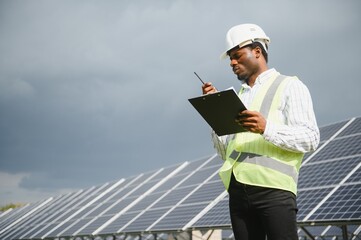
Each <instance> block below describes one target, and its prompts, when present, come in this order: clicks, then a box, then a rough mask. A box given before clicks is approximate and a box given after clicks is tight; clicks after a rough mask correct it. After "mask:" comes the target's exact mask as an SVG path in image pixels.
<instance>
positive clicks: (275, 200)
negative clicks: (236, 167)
mask: <svg viewBox="0 0 361 240" xmlns="http://www.w3.org/2000/svg"><path fill="white" fill-rule="evenodd" d="M228 192H229V210H230V214H231V222H232V228H233V233H234V237H235V239H236V240H265V239H266V236H267V240H286V239H287V240H298V235H297V224H296V213H297V206H296V197H295V195H294V194H293V193H291V192H288V191H283V190H278V189H271V188H263V187H256V186H250V185H245V184H242V183H239V182H237V181H236V180H235V178H234V176H233V175H232V179H231V184H230V187H229V190H228Z"/></svg>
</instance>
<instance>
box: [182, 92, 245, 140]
mask: <svg viewBox="0 0 361 240" xmlns="http://www.w3.org/2000/svg"><path fill="white" fill-rule="evenodd" d="M188 101H189V102H190V103H191V104H192V105H193V107H194V108H195V109H196V110H197V111H198V113H199V114H200V115H201V116H202V117H203V119H204V120H205V121H206V122H207V123H208V124H209V125H210V126H211V128H212V129H213V130H214V131H215V132H216V134H217V135H218V136H223V135H228V134H234V133H239V132H244V131H245V130H244V129H243V128H242V127H241V126H240V125H238V123H236V122H235V119H236V116H237V115H238V113H239V112H241V111H243V110H246V107H245V106H244V104H243V103H242V101H241V99H240V98H239V97H238V95H237V93H236V92H235V91H234V89H233V88H232V89H228V90H224V91H221V92H216V93H212V94H206V95H202V96H199V97H195V98H190V99H188Z"/></svg>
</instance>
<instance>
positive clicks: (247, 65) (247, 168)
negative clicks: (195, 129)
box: [202, 24, 319, 240]
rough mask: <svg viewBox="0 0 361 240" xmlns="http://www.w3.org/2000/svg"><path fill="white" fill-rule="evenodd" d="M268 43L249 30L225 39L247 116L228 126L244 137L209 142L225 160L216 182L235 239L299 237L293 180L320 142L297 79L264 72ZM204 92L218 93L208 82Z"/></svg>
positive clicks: (232, 31) (255, 29) (241, 115)
mask: <svg viewBox="0 0 361 240" xmlns="http://www.w3.org/2000/svg"><path fill="white" fill-rule="evenodd" d="M269 42H270V39H269V37H267V36H266V34H265V33H264V31H263V30H262V29H261V28H260V27H259V26H257V25H255V24H241V25H237V26H234V27H232V28H231V29H230V30H229V31H228V33H227V36H226V43H227V51H226V52H225V53H224V54H223V55H222V58H224V57H227V56H228V57H229V59H230V66H231V68H232V70H233V72H234V74H236V75H237V78H238V79H239V80H240V81H241V84H242V85H241V89H240V92H239V96H240V98H241V100H242V102H243V103H244V104H245V106H246V107H247V110H245V111H242V112H240V113H239V114H238V116H237V117H236V119H235V121H236V122H237V123H238V124H239V125H241V126H242V127H243V128H244V129H245V130H246V131H245V132H241V133H238V134H234V135H229V136H226V137H218V136H217V135H216V134H215V133H214V132H213V133H212V139H213V142H214V145H215V147H216V149H217V152H218V154H219V155H220V156H221V158H222V159H224V160H225V162H224V164H223V166H222V168H221V169H220V177H221V179H222V181H223V183H224V185H225V187H226V189H227V190H228V193H229V208H230V215H231V222H232V228H233V232H234V236H235V238H236V239H237V240H247V239H249V240H258V239H262V240H264V239H266V236H267V239H268V240H282V239H295V240H297V239H298V236H297V225H296V213H297V206H296V194H297V179H298V173H299V169H300V166H301V161H302V158H303V155H304V153H306V152H310V151H314V150H315V149H316V148H317V146H318V144H319V129H318V127H317V123H316V119H315V114H314V111H313V105H312V100H311V96H310V93H309V91H308V89H307V87H306V86H305V85H304V84H303V83H302V82H301V81H300V80H299V79H298V78H297V77H287V76H284V75H281V74H280V73H278V72H277V71H276V70H275V69H273V68H271V69H269V68H268V65H267V62H268V45H269ZM202 90H203V93H204V94H209V93H214V92H216V91H217V90H216V89H215V87H214V86H213V85H212V84H211V83H205V84H204V85H203V86H202Z"/></svg>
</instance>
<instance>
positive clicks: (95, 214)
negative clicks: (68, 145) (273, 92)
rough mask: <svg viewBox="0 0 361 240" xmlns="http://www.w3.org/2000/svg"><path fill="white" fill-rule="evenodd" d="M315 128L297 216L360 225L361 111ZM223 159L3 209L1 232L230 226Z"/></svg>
mask: <svg viewBox="0 0 361 240" xmlns="http://www.w3.org/2000/svg"><path fill="white" fill-rule="evenodd" d="M320 132H321V144H320V146H319V149H318V150H317V151H316V152H314V153H308V154H306V155H305V159H304V164H303V165H302V168H301V172H300V178H299V184H298V187H299V191H298V196H297V203H298V208H299V212H298V215H297V220H298V222H299V223H304V224H307V223H311V222H312V223H317V222H345V221H346V222H347V221H350V222H353V223H355V222H360V223H359V224H355V225H353V226H354V227H353V228H351V227H350V229H351V230H350V231H354V232H360V231H361V227H360V226H361V118H354V119H350V120H347V121H343V122H339V123H335V124H332V125H328V126H325V127H323V128H321V129H320ZM221 164H222V160H221V159H219V158H218V157H217V156H215V155H213V156H209V157H206V158H202V159H199V160H197V161H192V162H185V163H183V164H179V165H175V166H171V167H168V168H164V169H160V170H156V171H152V172H148V173H145V174H140V175H137V176H133V177H130V178H127V179H122V180H119V181H115V182H111V183H106V184H103V185H100V186H96V187H91V188H88V189H84V190H81V191H77V192H74V193H69V194H65V195H61V196H57V197H54V198H52V199H48V201H46V200H44V201H40V202H37V203H34V204H30V205H28V206H24V207H22V208H19V209H15V210H13V211H11V212H9V213H7V214H3V215H1V214H0V239H5V240H6V239H15V238H16V239H33V238H44V237H46V238H56V237H59V236H62V237H71V236H79V235H90V236H91V235H102V234H115V233H119V234H125V233H140V232H162V231H163V232H164V231H166V232H168V231H182V230H184V229H187V228H189V229H192V228H195V229H197V228H199V229H202V228H210V227H212V226H214V227H230V219H229V214H228V197H227V194H226V193H225V192H224V191H225V190H224V187H223V184H222V183H221V181H220V179H219V176H218V174H217V172H218V169H219V167H220V166H221ZM45 201H46V202H45ZM24 216H25V217H24ZM305 229H306V228H305ZM307 230H309V232H311V233H313V234H317V235H324V236H326V235H327V234H331V233H332V231H334V230H333V227H332V226H320V227H317V228H312V229H311V228H310V229H308V228H307ZM300 234H301V235H302V230H300Z"/></svg>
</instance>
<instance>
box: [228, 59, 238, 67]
mask: <svg viewBox="0 0 361 240" xmlns="http://www.w3.org/2000/svg"><path fill="white" fill-rule="evenodd" d="M237 64H238V62H237V60H236V59H231V62H230V64H229V65H230V66H231V67H233V66H234V65H237Z"/></svg>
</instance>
